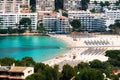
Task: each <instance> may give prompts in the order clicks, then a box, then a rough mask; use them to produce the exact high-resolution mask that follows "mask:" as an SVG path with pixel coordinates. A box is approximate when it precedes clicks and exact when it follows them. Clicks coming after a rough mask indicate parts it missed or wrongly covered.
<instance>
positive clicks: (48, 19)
mask: <svg viewBox="0 0 120 80" xmlns="http://www.w3.org/2000/svg"><path fill="white" fill-rule="evenodd" d="M56 21H57V17H56V16H50V15H45V16H44V18H43V22H42V23H43V26H44V27H45V29H46V30H47V31H50V32H53V31H56V23H57V22H56Z"/></svg>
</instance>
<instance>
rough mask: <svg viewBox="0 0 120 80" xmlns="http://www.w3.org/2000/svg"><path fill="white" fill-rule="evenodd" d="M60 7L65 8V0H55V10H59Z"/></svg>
mask: <svg viewBox="0 0 120 80" xmlns="http://www.w3.org/2000/svg"><path fill="white" fill-rule="evenodd" d="M59 9H62V10H63V0H55V10H56V11H58V10H59Z"/></svg>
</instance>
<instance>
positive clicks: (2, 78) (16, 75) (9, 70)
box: [0, 66, 34, 80]
mask: <svg viewBox="0 0 120 80" xmlns="http://www.w3.org/2000/svg"><path fill="white" fill-rule="evenodd" d="M33 73H34V68H33V67H19V66H0V80H6V79H7V80H24V79H25V78H26V77H27V76H29V75H31V74H33Z"/></svg>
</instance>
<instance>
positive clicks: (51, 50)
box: [0, 36, 67, 62]
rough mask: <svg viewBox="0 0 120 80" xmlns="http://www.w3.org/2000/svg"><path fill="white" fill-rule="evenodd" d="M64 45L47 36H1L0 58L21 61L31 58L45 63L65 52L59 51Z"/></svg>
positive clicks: (63, 50)
mask: <svg viewBox="0 0 120 80" xmlns="http://www.w3.org/2000/svg"><path fill="white" fill-rule="evenodd" d="M65 46H67V44H66V43H64V42H62V41H60V40H58V39H56V38H52V37H49V36H2V37H0V57H1V58H3V57H12V58H15V59H18V60H20V59H22V58H23V57H26V56H29V57H32V58H33V59H34V60H35V61H37V62H39V61H45V60H48V59H51V58H53V57H55V56H58V55H60V54H62V53H64V52H66V51H67V50H65V49H61V48H62V47H65Z"/></svg>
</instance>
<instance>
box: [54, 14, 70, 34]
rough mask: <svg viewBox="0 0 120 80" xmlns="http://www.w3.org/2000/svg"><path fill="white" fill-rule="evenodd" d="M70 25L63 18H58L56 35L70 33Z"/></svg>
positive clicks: (66, 19)
mask: <svg viewBox="0 0 120 80" xmlns="http://www.w3.org/2000/svg"><path fill="white" fill-rule="evenodd" d="M70 29H71V28H70V24H69V20H68V18H66V17H64V16H60V17H58V19H57V31H56V33H69V32H70Z"/></svg>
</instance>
